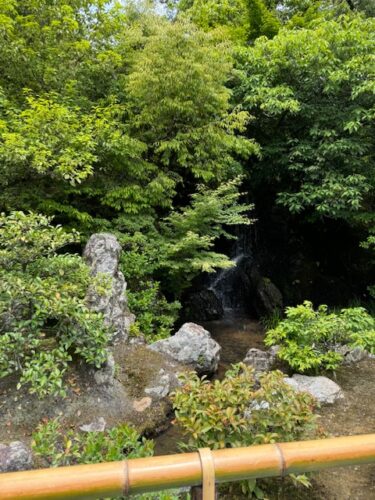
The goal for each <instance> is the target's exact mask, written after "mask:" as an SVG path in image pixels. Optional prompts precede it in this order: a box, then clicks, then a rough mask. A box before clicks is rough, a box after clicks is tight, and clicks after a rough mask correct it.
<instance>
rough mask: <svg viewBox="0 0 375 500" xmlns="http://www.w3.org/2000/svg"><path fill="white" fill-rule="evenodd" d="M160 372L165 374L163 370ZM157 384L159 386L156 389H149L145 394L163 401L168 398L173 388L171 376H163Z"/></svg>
mask: <svg viewBox="0 0 375 500" xmlns="http://www.w3.org/2000/svg"><path fill="white" fill-rule="evenodd" d="M160 372H162V373H164V370H163V369H161V370H160ZM160 372H159V374H160ZM156 382H157V385H155V386H154V387H147V388H146V389H145V393H146V394H147V395H149V396H151V397H153V398H154V399H163V398H165V397H166V396H168V394H169V391H170V387H171V384H170V377H169V375H168V374H166V375H162V376H161V377H160V378H159V379H158V380H157V381H156Z"/></svg>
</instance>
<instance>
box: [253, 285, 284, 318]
mask: <svg viewBox="0 0 375 500" xmlns="http://www.w3.org/2000/svg"><path fill="white" fill-rule="evenodd" d="M256 294H257V300H256V307H257V308H258V311H259V312H260V313H262V314H261V315H264V314H266V315H267V314H272V313H273V312H274V311H275V310H281V309H282V307H283V296H282V295H281V292H280V290H279V289H278V288H277V286H276V285H274V284H273V283H272V281H271V280H270V279H268V278H264V277H262V278H260V280H259V281H258V283H257V287H256Z"/></svg>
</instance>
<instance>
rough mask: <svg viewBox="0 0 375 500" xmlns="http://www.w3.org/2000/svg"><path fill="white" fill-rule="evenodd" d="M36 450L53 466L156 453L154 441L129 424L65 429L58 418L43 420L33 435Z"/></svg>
mask: <svg viewBox="0 0 375 500" xmlns="http://www.w3.org/2000/svg"><path fill="white" fill-rule="evenodd" d="M32 439H33V441H32V448H33V451H34V453H35V454H36V455H37V456H38V457H40V458H42V459H43V460H44V461H46V462H47V463H48V465H50V466H52V467H60V466H64V465H75V464H94V463H99V462H112V461H116V460H124V459H125V458H138V457H149V456H151V455H153V451H154V443H153V441H151V440H148V439H146V438H144V437H140V435H139V434H138V432H137V431H136V430H135V429H133V428H132V427H129V426H128V425H125V424H123V425H119V426H118V427H113V428H112V429H109V430H106V431H103V432H99V431H96V432H75V431H73V430H71V429H70V430H68V431H67V432H66V433H64V430H63V428H62V425H61V423H60V422H59V420H58V419H53V420H49V421H48V422H45V423H41V424H40V425H39V426H38V427H37V429H36V431H35V432H34V433H33V436H32Z"/></svg>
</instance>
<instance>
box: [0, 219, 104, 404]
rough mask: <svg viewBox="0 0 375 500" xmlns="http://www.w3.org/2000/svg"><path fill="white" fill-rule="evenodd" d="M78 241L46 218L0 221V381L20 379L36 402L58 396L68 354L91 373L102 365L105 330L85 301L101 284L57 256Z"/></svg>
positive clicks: (75, 261)
mask: <svg viewBox="0 0 375 500" xmlns="http://www.w3.org/2000/svg"><path fill="white" fill-rule="evenodd" d="M77 238H78V235H77V233H74V232H73V233H71V234H67V233H65V232H64V231H63V229H62V228H61V227H60V226H55V227H53V226H52V225H51V219H50V218H48V217H44V216H41V215H37V214H33V213H30V214H24V213H23V212H13V213H12V214H11V215H9V216H5V215H1V216H0V377H5V376H7V375H9V374H12V373H19V374H20V375H21V377H20V382H19V386H21V385H22V384H26V383H29V384H30V392H32V393H37V394H38V395H39V396H40V397H42V396H46V395H47V394H50V393H52V394H60V395H64V394H65V390H64V388H63V380H62V379H63V375H64V372H65V371H66V369H67V365H68V362H69V361H71V359H72V355H74V354H75V355H78V356H80V357H82V358H83V359H84V360H85V361H86V362H88V363H89V364H92V365H95V366H97V367H100V365H101V364H103V363H104V361H105V360H106V350H105V347H106V345H107V330H106V329H105V327H104V325H103V321H102V317H101V316H100V315H99V314H97V313H94V312H91V311H89V310H88V309H87V307H86V306H85V295H86V291H87V288H88V287H89V286H94V287H96V289H97V290H98V291H100V293H106V290H107V286H108V283H106V280H105V279H104V278H103V277H100V276H98V277H97V278H91V277H90V272H89V269H88V267H87V266H86V264H85V263H84V262H83V260H82V258H81V257H80V256H78V255H72V254H64V255H62V254H58V253H57V251H58V250H60V249H61V248H63V247H64V246H66V245H68V244H71V243H74V242H76V241H77Z"/></svg>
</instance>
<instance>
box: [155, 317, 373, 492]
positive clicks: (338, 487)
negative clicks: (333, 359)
mask: <svg viewBox="0 0 375 500" xmlns="http://www.w3.org/2000/svg"><path fill="white" fill-rule="evenodd" d="M203 326H204V327H205V328H206V329H207V330H208V331H209V332H210V333H211V335H212V337H213V338H214V339H215V340H216V341H217V342H218V343H219V344H220V345H221V347H222V352H221V361H220V364H219V370H218V373H217V375H216V376H217V377H218V378H222V377H223V376H224V373H225V371H226V370H227V368H228V367H229V366H230V365H231V364H232V363H237V362H239V361H242V360H243V359H244V357H245V355H246V353H247V351H248V350H249V349H250V348H252V347H256V348H259V349H264V344H263V337H264V331H263V328H262V326H261V325H260V323H259V322H258V321H256V320H253V319H250V318H246V317H241V316H233V317H227V318H225V319H222V320H218V321H210V322H206V323H203ZM374 381H375V360H374V359H368V360H364V361H361V362H360V363H357V364H355V365H351V366H343V367H342V368H341V369H340V370H338V372H337V374H336V382H337V383H338V384H339V385H340V386H341V388H342V389H343V391H344V394H345V399H344V400H341V401H339V402H337V403H335V404H333V405H327V406H323V407H322V408H321V409H320V410H319V412H318V413H319V415H320V425H321V426H322V427H323V429H324V431H325V433H326V435H327V437H328V436H346V435H353V434H371V433H375V383H374ZM181 440H182V438H181V434H180V433H179V432H178V429H176V428H175V427H174V426H171V427H170V428H169V429H168V430H167V431H165V432H164V433H163V434H161V435H160V436H159V437H158V438H156V446H155V454H156V455H164V454H172V453H178V452H179V449H178V442H179V441H181ZM311 482H312V487H311V488H309V489H306V488H300V487H298V488H296V487H293V486H291V485H290V483H289V481H279V484H278V486H277V489H278V491H277V492H276V493H274V494H273V495H271V496H269V497H268V498H269V500H375V465H361V466H355V467H345V468H344V467H343V468H337V469H330V470H328V471H325V472H319V473H315V474H313V475H312V476H311Z"/></svg>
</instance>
